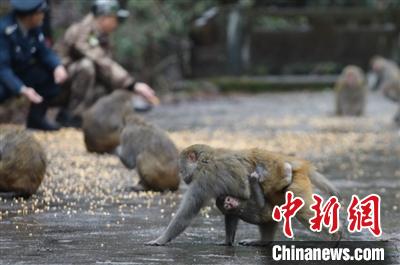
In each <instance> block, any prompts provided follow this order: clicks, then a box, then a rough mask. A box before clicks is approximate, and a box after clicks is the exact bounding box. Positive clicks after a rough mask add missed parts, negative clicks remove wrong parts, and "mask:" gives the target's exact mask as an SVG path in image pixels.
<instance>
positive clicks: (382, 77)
mask: <svg viewBox="0 0 400 265" xmlns="http://www.w3.org/2000/svg"><path fill="white" fill-rule="evenodd" d="M371 68H372V72H373V73H375V74H376V76H377V79H378V82H377V83H376V84H375V87H373V88H374V89H376V90H380V91H382V92H383V94H384V95H385V96H386V97H387V98H388V99H390V100H392V101H394V102H396V103H397V104H398V105H399V108H398V110H397V112H396V114H395V116H394V121H395V123H396V124H397V125H399V126H400V70H399V67H398V66H397V64H396V63H395V62H393V61H391V60H388V59H385V58H383V57H380V56H375V57H373V58H372V60H371Z"/></svg>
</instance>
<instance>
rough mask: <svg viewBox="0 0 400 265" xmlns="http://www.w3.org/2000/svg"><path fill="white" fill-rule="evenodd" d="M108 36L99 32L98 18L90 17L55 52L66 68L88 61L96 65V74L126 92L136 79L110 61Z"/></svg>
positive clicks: (76, 25) (69, 33)
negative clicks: (80, 61)
mask: <svg viewBox="0 0 400 265" xmlns="http://www.w3.org/2000/svg"><path fill="white" fill-rule="evenodd" d="M109 43H110V42H109V36H108V35H104V34H101V33H100V32H99V30H98V29H97V25H96V20H95V17H94V16H93V15H92V14H89V15H87V16H86V17H84V18H83V20H81V21H80V22H78V23H75V24H73V25H72V26H70V27H69V28H68V29H67V31H66V32H65V34H64V37H63V39H62V40H61V41H60V42H59V43H57V44H56V47H55V49H56V50H57V52H58V53H59V55H60V56H61V59H62V63H63V64H64V65H66V66H68V65H70V64H72V63H73V62H75V61H78V60H80V59H82V58H88V59H90V60H91V61H92V62H94V64H95V65H96V70H97V72H96V74H97V76H98V78H99V79H100V80H104V81H106V82H108V83H109V85H111V86H112V88H113V89H116V88H127V87H129V86H130V85H132V84H133V83H134V79H133V77H132V76H131V75H130V74H129V73H128V72H127V71H126V70H125V69H124V68H123V67H122V66H121V65H119V64H118V63H117V62H115V61H114V60H113V59H112V57H111V52H110V44H109Z"/></svg>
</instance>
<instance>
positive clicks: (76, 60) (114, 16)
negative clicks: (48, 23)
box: [56, 0, 158, 125]
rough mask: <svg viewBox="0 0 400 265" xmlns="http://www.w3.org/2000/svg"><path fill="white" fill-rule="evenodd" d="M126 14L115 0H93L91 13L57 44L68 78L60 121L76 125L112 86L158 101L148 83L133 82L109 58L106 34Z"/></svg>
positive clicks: (112, 88)
mask: <svg viewBox="0 0 400 265" xmlns="http://www.w3.org/2000/svg"><path fill="white" fill-rule="evenodd" d="M128 15H129V12H128V11H126V10H122V9H120V7H119V4H118V2H117V1H116V0H96V1H95V2H94V5H93V8H92V12H91V13H90V14H88V15H86V17H84V18H83V20H82V21H80V22H78V23H76V24H73V25H72V26H70V27H69V28H68V30H67V31H66V33H65V35H64V37H63V39H62V40H61V41H60V42H59V43H57V45H56V50H57V52H58V54H59V55H60V57H61V58H62V63H63V65H64V66H65V67H66V68H67V71H68V74H69V77H70V78H69V81H68V82H67V87H68V89H67V91H68V92H69V95H68V102H67V104H66V107H65V109H64V110H63V111H61V112H60V115H58V116H59V117H58V121H59V122H61V123H63V124H64V125H65V123H69V122H71V121H72V123H73V124H76V123H78V124H79V122H80V119H81V115H82V114H83V112H84V111H85V110H86V109H88V108H89V107H90V106H91V105H93V104H94V103H95V102H96V100H97V99H99V98H100V97H101V96H103V95H105V94H108V93H110V92H111V91H112V90H115V89H128V90H132V91H135V92H137V93H138V94H140V95H141V96H143V97H144V98H145V99H146V100H147V101H148V102H149V103H151V104H156V103H157V102H158V99H157V97H156V96H155V93H154V91H153V90H152V89H151V88H150V87H149V86H148V85H147V84H145V83H141V82H136V81H135V79H134V78H133V77H132V76H131V75H130V74H129V73H128V72H127V71H126V70H125V69H124V68H123V67H122V66H121V65H119V64H118V63H117V62H115V61H114V60H113V59H112V57H111V47H110V38H109V36H110V34H111V33H112V32H113V31H114V30H115V29H116V28H117V26H118V19H121V18H126V17H127V16H128Z"/></svg>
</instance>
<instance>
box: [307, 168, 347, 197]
mask: <svg viewBox="0 0 400 265" xmlns="http://www.w3.org/2000/svg"><path fill="white" fill-rule="evenodd" d="M310 180H311V183H312V184H314V185H315V186H316V187H318V188H319V189H320V190H322V191H324V192H326V193H328V194H329V195H331V196H336V197H338V198H340V196H339V190H338V189H337V188H336V187H334V186H333V185H332V183H331V182H330V181H329V180H328V179H327V178H326V177H325V176H324V175H322V174H321V173H319V172H318V171H317V170H316V169H314V168H312V169H311V172H310Z"/></svg>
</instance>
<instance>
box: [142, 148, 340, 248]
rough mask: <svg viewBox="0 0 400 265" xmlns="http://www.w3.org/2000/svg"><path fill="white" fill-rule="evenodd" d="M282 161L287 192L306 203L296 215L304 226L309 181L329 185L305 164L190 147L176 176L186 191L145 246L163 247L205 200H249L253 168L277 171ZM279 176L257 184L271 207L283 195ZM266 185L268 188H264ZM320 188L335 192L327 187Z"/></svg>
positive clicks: (230, 223) (257, 152)
mask: <svg viewBox="0 0 400 265" xmlns="http://www.w3.org/2000/svg"><path fill="white" fill-rule="evenodd" d="M284 162H288V163H290V164H291V165H292V166H293V183H292V184H291V185H290V186H289V188H290V189H289V188H288V190H291V191H293V193H294V194H295V195H296V196H299V197H302V198H303V199H304V201H305V203H306V205H305V207H303V208H302V209H301V210H300V211H299V212H298V214H297V215H298V216H297V217H298V219H299V220H300V221H302V223H303V224H304V225H305V221H307V222H308V218H309V216H310V213H309V212H310V210H309V206H310V205H311V204H312V198H311V196H312V194H311V193H312V187H311V182H310V178H311V179H314V178H316V179H317V180H316V181H314V183H315V184H316V185H317V186H320V185H321V184H329V183H328V182H327V180H326V179H325V178H323V177H322V175H320V174H317V173H316V171H315V169H314V168H313V167H311V166H310V165H309V163H307V162H306V161H303V160H299V159H295V158H293V157H289V156H283V155H280V154H277V153H272V152H268V151H265V150H261V149H257V148H254V149H249V150H244V151H231V150H227V149H214V148H212V147H210V146H207V145H193V146H189V147H188V148H186V149H185V150H183V151H182V152H181V154H180V160H179V165H180V166H179V169H180V175H181V177H182V178H183V180H184V181H185V183H186V184H188V185H189V188H188V190H187V191H186V193H185V195H184V197H183V199H182V202H181V204H180V206H179V208H178V211H177V213H176V215H175V216H174V217H173V219H172V221H171V222H170V224H169V225H168V227H167V229H166V230H165V231H164V233H163V234H162V235H161V236H160V237H158V238H157V239H156V240H154V241H150V242H148V243H147V244H148V245H164V244H165V243H167V242H169V241H171V240H172V239H174V238H175V237H177V236H178V235H179V234H180V233H181V232H183V230H185V229H186V227H187V226H188V225H189V224H190V222H191V220H192V219H193V218H194V217H195V216H196V215H197V213H198V212H199V211H200V209H201V208H202V207H203V206H204V204H205V203H206V202H207V201H208V200H209V199H212V198H214V199H216V198H218V197H219V196H223V195H224V196H227V195H228V196H234V197H237V198H239V199H245V200H247V199H249V198H250V196H251V192H250V185H249V181H248V178H247V176H249V175H250V174H251V173H252V172H254V171H255V169H256V166H257V165H262V166H264V168H266V169H270V168H275V169H276V168H279V166H277V165H278V164H279V163H280V164H281V165H282V166H281V168H284ZM281 177H282V176H276V175H274V174H269V176H268V177H267V178H266V180H264V181H263V182H261V183H260V184H261V185H260V186H261V187H262V189H263V194H264V196H265V197H266V198H267V199H268V201H269V202H271V204H272V205H277V204H281V203H283V202H284V198H285V193H284V192H282V190H283V189H284V187H285V186H282V184H283V183H282V179H281ZM319 178H322V179H319ZM266 183H268V185H271V186H266ZM324 188H325V189H328V190H329V191H331V192H335V191H334V189H332V188H333V187H332V186H331V185H328V186H325V187H324ZM266 192H267V193H266ZM307 209H308V210H307ZM237 221H238V217H237V216H230V215H226V216H225V222H226V227H231V228H234V229H236V224H237ZM227 241H229V240H227ZM228 243H229V242H228Z"/></svg>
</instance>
